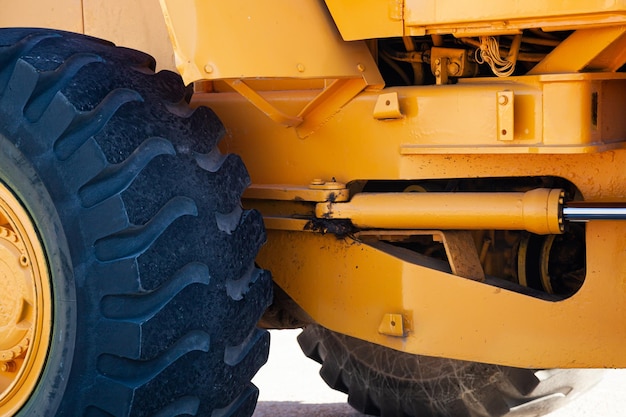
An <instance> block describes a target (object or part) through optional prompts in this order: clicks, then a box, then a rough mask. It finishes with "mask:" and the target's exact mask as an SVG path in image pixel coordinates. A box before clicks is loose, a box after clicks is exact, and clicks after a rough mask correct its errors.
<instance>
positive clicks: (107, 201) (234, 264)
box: [0, 29, 272, 417]
mask: <svg viewBox="0 0 626 417" xmlns="http://www.w3.org/2000/svg"><path fill="white" fill-rule="evenodd" d="M153 69H154V60H153V59H152V58H151V57H149V56H147V55H145V54H143V53H139V52H136V51H132V50H128V49H125V48H115V47H114V46H113V45H111V44H109V43H107V42H102V41H99V40H96V39H94V38H89V37H84V36H81V35H74V34H69V33H64V32H56V31H50V30H35V31H32V30H26V29H7V30H3V31H1V32H0V109H1V110H2V112H3V113H1V114H0V134H2V135H5V136H6V137H8V138H11V139H13V138H14V139H15V140H14V145H15V146H16V148H17V149H19V150H20V151H21V152H23V153H24V155H25V156H26V158H27V159H28V160H29V161H30V163H31V164H33V165H34V166H35V168H36V170H37V171H38V172H41V173H44V174H45V175H42V181H44V182H45V183H46V188H47V189H48V190H49V192H50V193H51V198H52V200H53V201H55V202H56V204H57V207H56V210H57V211H58V212H59V215H60V217H61V221H62V223H63V224H64V226H65V227H66V229H67V230H66V234H68V235H69V236H71V239H68V244H69V245H70V252H71V256H72V258H73V263H74V269H75V273H76V279H77V281H78V287H79V288H84V291H83V292H81V293H79V294H78V300H77V303H78V306H79V312H80V316H81V320H83V321H82V322H81V323H79V324H78V329H77V332H78V334H77V336H76V340H77V347H76V349H75V351H76V352H77V355H76V357H75V359H74V361H75V362H74V366H73V370H72V374H71V378H70V381H69V383H68V387H67V389H66V394H65V397H64V399H63V400H62V402H61V406H60V409H59V410H58V413H57V414H58V415H59V416H64V415H67V416H70V415H77V414H81V415H83V414H84V415H90V416H105V415H114V416H120V417H122V416H144V415H145V416H147V415H163V416H165V415H178V414H191V415H211V413H212V412H213V411H214V410H221V409H228V410H229V411H228V412H229V413H230V414H228V415H250V414H251V413H252V410H253V408H254V402H256V395H252V394H251V393H253V394H254V392H255V388H253V386H251V385H250V384H249V383H250V379H251V378H252V376H253V375H254V374H255V373H256V371H257V370H258V369H259V367H260V366H261V365H262V364H263V363H264V362H265V361H266V358H267V354H268V349H269V337H268V334H267V332H261V331H259V330H257V329H256V323H257V321H258V319H259V318H260V315H261V314H262V313H263V311H264V309H265V308H266V307H267V306H268V305H269V303H270V300H271V297H272V293H271V281H270V278H269V274H267V273H266V272H261V271H258V270H256V269H254V273H250V269H251V265H253V262H254V257H255V255H256V252H257V251H258V249H259V247H260V246H261V245H262V244H263V242H264V239H265V238H264V231H263V228H262V219H261V218H260V216H259V215H258V213H253V212H245V211H241V210H238V209H237V208H238V207H239V205H240V196H241V193H242V191H243V190H244V189H245V187H246V186H247V185H248V184H249V182H250V180H249V177H248V175H247V172H246V170H245V168H244V167H243V164H242V161H241V159H240V158H238V157H235V156H232V155H228V156H224V157H220V158H219V161H218V162H219V163H213V164H204V166H203V164H202V163H200V162H199V160H202V159H203V157H202V156H203V155H216V154H217V153H218V152H217V151H215V146H216V144H217V142H218V140H219V138H220V137H221V135H222V134H223V132H224V129H223V126H222V125H221V123H220V122H219V120H218V119H217V117H216V116H215V114H214V113H213V112H211V111H210V110H208V109H198V110H195V111H193V112H189V111H183V108H184V107H182V106H181V102H182V101H183V100H184V99H185V97H186V94H187V91H186V89H185V88H184V86H183V85H182V82H181V81H180V78H179V77H178V76H177V75H175V74H173V73H171V72H161V73H158V74H152V73H150V71H151V70H153ZM17 132H20V133H19V134H17ZM29 137H30V138H32V139H35V140H27V139H28V138H29ZM24 138H26V139H24ZM216 152H217V153H216ZM205 159H206V158H205ZM213 160H215V158H213ZM207 167H209V169H207ZM218 213H222V214H223V213H235V214H233V215H231V217H229V222H228V227H227V230H226V231H223V230H220V227H219V226H218V224H217V220H216V216H218ZM222 228H223V227H222ZM250 276H251V277H253V278H246V277H250ZM233 280H234V281H237V280H247V281H246V290H245V291H242V299H240V300H235V299H233V298H232V297H231V296H230V295H229V294H228V291H227V287H228V284H227V283H228V282H230V281H233ZM226 352H231V355H232V352H238V353H239V356H237V359H236V363H235V362H233V361H232V360H231V361H230V362H231V363H226V357H225V355H226ZM201 364H202V365H201ZM238 398H240V399H241V400H237V399H238ZM81 410H82V411H81Z"/></svg>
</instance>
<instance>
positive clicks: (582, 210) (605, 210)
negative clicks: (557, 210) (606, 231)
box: [563, 201, 626, 223]
mask: <svg viewBox="0 0 626 417" xmlns="http://www.w3.org/2000/svg"><path fill="white" fill-rule="evenodd" d="M563 219H564V220H565V221H567V222H579V223H580V222H588V221H590V220H626V202H625V203H605V202H584V201H580V202H577V201H571V202H569V203H566V204H565V205H564V206H563Z"/></svg>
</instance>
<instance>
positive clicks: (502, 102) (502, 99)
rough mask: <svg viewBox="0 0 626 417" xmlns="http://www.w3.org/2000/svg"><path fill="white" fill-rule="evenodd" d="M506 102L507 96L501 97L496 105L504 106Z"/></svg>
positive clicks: (507, 100)
mask: <svg viewBox="0 0 626 417" xmlns="http://www.w3.org/2000/svg"><path fill="white" fill-rule="evenodd" d="M508 102H509V98H508V97H507V96H504V95H502V96H500V97H499V98H498V103H500V105H501V106H506V105H507V104H508Z"/></svg>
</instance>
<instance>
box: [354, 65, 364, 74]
mask: <svg viewBox="0 0 626 417" xmlns="http://www.w3.org/2000/svg"><path fill="white" fill-rule="evenodd" d="M356 69H358V70H359V72H364V71H365V65H363V64H357V65H356Z"/></svg>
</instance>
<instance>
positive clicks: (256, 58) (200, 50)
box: [161, 0, 378, 82]
mask: <svg viewBox="0 0 626 417" xmlns="http://www.w3.org/2000/svg"><path fill="white" fill-rule="evenodd" d="M161 4H162V6H163V9H164V13H165V16H166V19H167V22H168V28H169V30H170V35H171V37H172V40H173V44H174V47H175V50H176V63H177V65H178V68H179V70H180V72H181V74H182V75H183V78H184V79H185V81H186V82H191V81H195V80H199V79H229V78H235V79H238V78H271V77H277V78H365V79H367V78H368V74H373V76H374V77H378V68H377V66H376V64H375V62H374V59H373V58H372V56H371V54H370V52H369V50H368V48H367V46H366V44H365V43H364V42H361V41H358V42H344V41H343V40H342V39H341V36H340V34H339V32H338V31H337V29H336V27H335V25H334V24H333V21H332V18H331V17H330V15H329V13H328V10H327V9H326V6H325V5H324V3H323V2H322V1H321V0H316V1H311V0H288V1H286V0H268V1H263V2H256V1H255V2H253V1H247V0H229V1H214V2H207V1H201V0H161Z"/></svg>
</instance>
